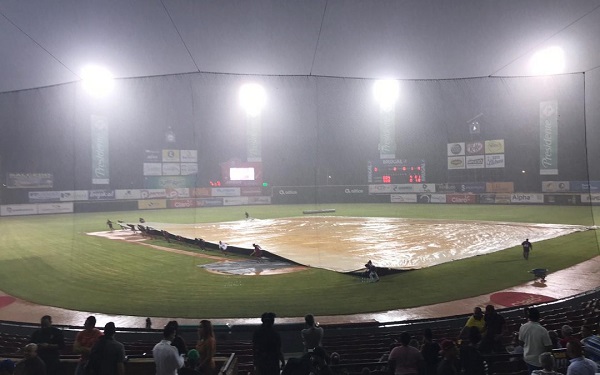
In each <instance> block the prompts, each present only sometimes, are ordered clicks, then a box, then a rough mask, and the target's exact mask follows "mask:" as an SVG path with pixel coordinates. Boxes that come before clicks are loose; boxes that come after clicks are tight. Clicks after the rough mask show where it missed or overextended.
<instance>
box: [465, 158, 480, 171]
mask: <svg viewBox="0 0 600 375" xmlns="http://www.w3.org/2000/svg"><path fill="white" fill-rule="evenodd" d="M466 164H467V169H477V168H484V167H485V156H484V155H469V156H467V157H466Z"/></svg>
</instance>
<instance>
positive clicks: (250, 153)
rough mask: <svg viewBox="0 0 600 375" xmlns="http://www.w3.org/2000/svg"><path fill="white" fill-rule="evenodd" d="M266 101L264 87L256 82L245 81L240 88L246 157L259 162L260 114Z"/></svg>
mask: <svg viewBox="0 0 600 375" xmlns="http://www.w3.org/2000/svg"><path fill="white" fill-rule="evenodd" d="M266 102H267V94H266V92H265V89H264V88H263V87H262V86H261V85H259V84H257V83H247V84H244V85H242V87H241V88H240V104H241V105H242V108H244V110H245V111H246V159H247V161H249V162H261V161H262V156H261V153H262V151H261V142H260V129H261V114H262V110H263V108H264V107H265V104H266Z"/></svg>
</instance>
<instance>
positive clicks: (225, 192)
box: [210, 187, 241, 197]
mask: <svg viewBox="0 0 600 375" xmlns="http://www.w3.org/2000/svg"><path fill="white" fill-rule="evenodd" d="M240 194H241V190H240V188H239V187H219V188H211V189H210V195H211V196H212V197H239V196H240Z"/></svg>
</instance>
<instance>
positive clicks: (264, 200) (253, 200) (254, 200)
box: [248, 196, 271, 204]
mask: <svg viewBox="0 0 600 375" xmlns="http://www.w3.org/2000/svg"><path fill="white" fill-rule="evenodd" d="M248 204H271V197H266V196H262V197H248Z"/></svg>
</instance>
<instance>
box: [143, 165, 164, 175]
mask: <svg viewBox="0 0 600 375" xmlns="http://www.w3.org/2000/svg"><path fill="white" fill-rule="evenodd" d="M144 176H162V163H144Z"/></svg>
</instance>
